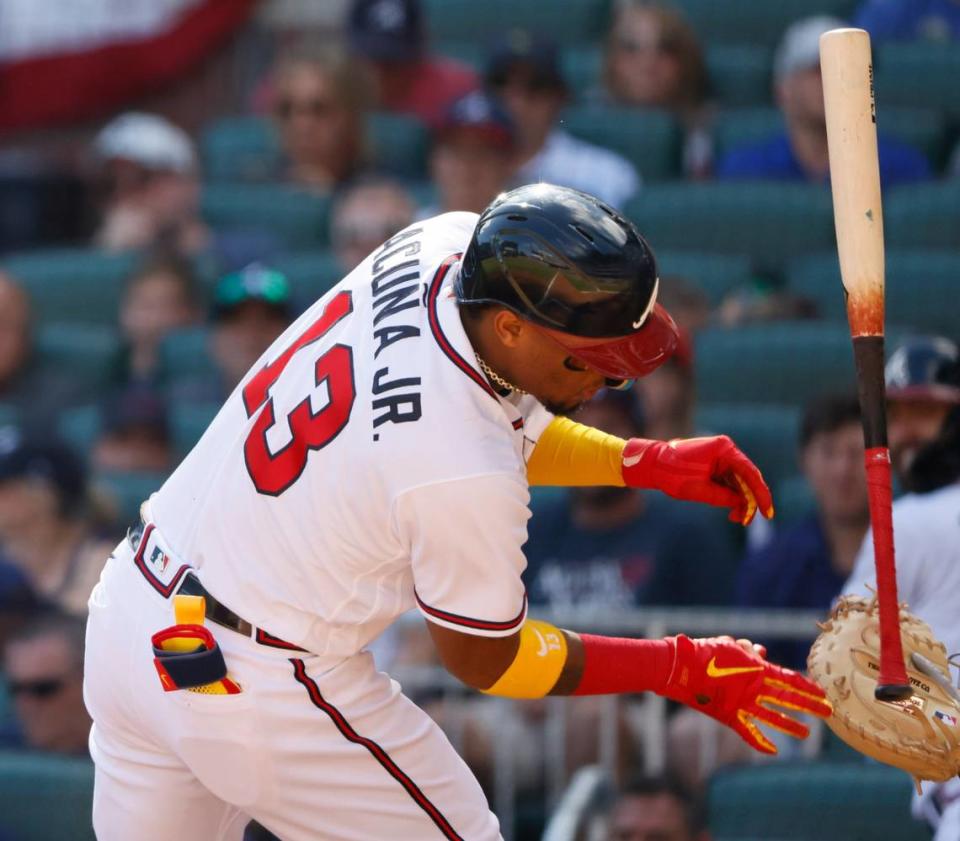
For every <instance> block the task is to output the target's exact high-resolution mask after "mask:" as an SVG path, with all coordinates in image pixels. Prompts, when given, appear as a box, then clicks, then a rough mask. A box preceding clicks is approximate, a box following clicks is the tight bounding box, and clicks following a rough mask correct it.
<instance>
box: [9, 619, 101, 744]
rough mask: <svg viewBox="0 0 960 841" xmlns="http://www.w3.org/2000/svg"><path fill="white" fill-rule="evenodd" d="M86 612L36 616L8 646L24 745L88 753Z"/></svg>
mask: <svg viewBox="0 0 960 841" xmlns="http://www.w3.org/2000/svg"><path fill="white" fill-rule="evenodd" d="M84 625H85V622H84V620H83V619H82V618H79V617H76V616H70V615H68V614H64V613H60V612H57V611H48V612H44V613H41V614H38V615H37V616H35V617H34V618H33V619H32V620H30V621H29V622H28V623H26V624H25V625H24V626H23V627H22V628H20V629H18V630H17V631H16V632H15V633H13V634H12V635H11V636H10V638H9V639H8V640H7V641H6V644H5V645H4V647H3V671H4V674H5V675H6V679H7V689H8V692H9V694H10V696H11V699H12V701H13V706H14V710H15V713H16V717H17V723H18V725H19V730H20V744H19V745H18V746H19V747H22V748H26V749H29V750H35V751H44V752H49V753H59V754H67V755H77V756H85V755H86V754H87V739H88V737H89V735H90V716H89V715H88V714H87V710H86V707H85V706H84V703H83V653H84V652H83V648H84Z"/></svg>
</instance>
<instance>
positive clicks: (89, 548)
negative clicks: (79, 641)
mask: <svg viewBox="0 0 960 841" xmlns="http://www.w3.org/2000/svg"><path fill="white" fill-rule="evenodd" d="M98 525H99V524H98V523H97V520H96V516H95V511H94V508H93V502H92V500H91V497H90V495H89V494H88V489H87V477H86V474H85V471H84V468H83V464H82V463H81V462H80V460H79V458H77V456H76V455H75V454H74V453H72V452H71V451H70V450H69V449H67V448H66V447H65V446H64V445H63V444H60V443H59V442H56V441H53V440H50V439H48V438H45V439H44V440H43V441H35V440H30V439H28V438H26V437H25V436H24V434H22V433H20V432H18V431H17V430H13V429H9V430H4V434H3V435H2V436H0V548H2V550H3V553H4V555H5V556H6V557H7V558H8V559H9V560H10V561H11V562H12V563H13V564H15V565H16V566H17V567H18V568H19V569H20V570H21V571H22V572H23V573H24V574H25V575H26V577H27V579H28V581H29V582H30V586H31V588H32V589H33V591H34V592H35V593H36V594H37V595H38V596H39V597H40V598H41V599H43V600H44V601H46V602H50V603H52V604H55V605H57V606H58V607H59V608H60V609H62V610H64V611H66V612H67V613H72V614H75V615H77V616H83V615H85V614H86V612H87V599H88V597H89V596H90V591H91V590H92V589H93V585H94V584H96V583H97V579H98V578H99V577H100V570H101V569H102V568H103V565H104V563H106V560H107V557H108V556H109V555H110V552H111V550H112V549H113V547H114V545H115V541H113V540H105V539H103V538H101V537H100V535H99V534H98V533H97V529H98Z"/></svg>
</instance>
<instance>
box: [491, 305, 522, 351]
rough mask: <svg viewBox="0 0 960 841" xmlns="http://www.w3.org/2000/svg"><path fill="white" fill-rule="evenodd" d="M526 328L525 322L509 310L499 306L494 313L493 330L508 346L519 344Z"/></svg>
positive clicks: (513, 346) (512, 346)
mask: <svg viewBox="0 0 960 841" xmlns="http://www.w3.org/2000/svg"><path fill="white" fill-rule="evenodd" d="M527 329H528V327H527V324H526V322H525V321H524V320H523V319H522V318H520V316H518V315H517V314H516V313H515V312H512V311H511V310H508V309H506V308H501V309H499V310H497V311H496V313H494V316H493V332H494V333H495V334H496V336H497V338H498V339H499V340H500V341H501V342H502V343H503V344H504V345H506V346H507V347H509V348H515V347H516V346H517V345H518V344H520V342H521V340H522V338H523V334H524V332H525V331H526V330H527Z"/></svg>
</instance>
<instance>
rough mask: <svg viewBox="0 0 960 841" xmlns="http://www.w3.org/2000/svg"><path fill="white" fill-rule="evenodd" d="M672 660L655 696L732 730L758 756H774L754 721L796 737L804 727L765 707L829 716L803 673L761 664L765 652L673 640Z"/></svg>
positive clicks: (727, 643)
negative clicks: (696, 712)
mask: <svg viewBox="0 0 960 841" xmlns="http://www.w3.org/2000/svg"><path fill="white" fill-rule="evenodd" d="M675 639H676V656H675V658H674V663H673V669H672V671H671V673H670V677H669V678H668V679H667V686H666V689H664V690H663V691H662V692H661V694H662V695H664V696H666V697H667V698H671V699H673V700H674V701H679V702H680V703H682V704H686V705H687V706H689V707H693V709H695V710H699V711H700V712H702V713H706V714H707V715H709V716H710V717H711V718H715V719H716V720H717V721H720V722H722V723H723V724H726V725H727V726H728V727H730V728H732V729H733V730H734V731H736V733H737V734H738V735H739V736H740V738H742V739H743V740H744V741H745V742H746V743H747V744H748V745H750V747H752V748H754V749H755V750H758V751H760V752H761V753H769V754H775V753H776V752H777V749H776V747H775V746H774V744H773V742H771V741H770V740H769V739H768V738H767V737H766V736H764V735H763V732H762V731H761V730H760V728H759V727H757V725H756V723H755V722H760V723H762V724H766V725H769V726H770V727H773V728H774V729H776V730H779V731H781V732H782V733H786V734H788V735H790V736H793V737H795V738H797V739H806V738H807V736H809V735H810V729H809V728H808V727H807V726H806V725H805V724H801V723H800V722H799V721H797V720H796V719H795V718H793V717H791V716H788V715H784V714H783V713H781V712H778V711H777V710H774V709H770V706H769V705H771V704H776V705H777V706H779V707H784V708H786V709H788V710H796V711H798V712H804V713H810V714H812V715H817V716H820V717H821V718H829V716H830V714H831V713H832V712H833V708H832V707H831V706H830V702H829V701H827V699H826V696H825V695H824V692H823V690H822V689H821V688H820V687H819V686H817V684H815V683H813V682H812V681H810V680H807V679H806V678H805V677H803V675H801V674H799V673H798V672H794V671H792V670H791V669H784V668H781V667H780V666H776V665H774V664H773V663H770V662H768V661H767V660H764V659H763V657H762V656H761V653H766V652H765V651H764V650H763V649H762V648H761V647H759V646H758V648H759V652H753V653H751V652H748V651H745V650H744V649H743V648H742V647H741V646H740V644H739V643H737V642H735V641H734V640H733V639H732V638H731V637H711V638H710V639H690V638H689V637H686V636H684V635H683V634H680V635H678V636H677V637H676V638H675Z"/></svg>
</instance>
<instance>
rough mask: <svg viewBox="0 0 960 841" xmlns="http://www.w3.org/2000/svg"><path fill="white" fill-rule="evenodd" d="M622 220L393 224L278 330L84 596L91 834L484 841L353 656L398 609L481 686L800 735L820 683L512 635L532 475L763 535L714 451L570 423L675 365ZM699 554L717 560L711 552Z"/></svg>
mask: <svg viewBox="0 0 960 841" xmlns="http://www.w3.org/2000/svg"><path fill="white" fill-rule="evenodd" d="M657 284H658V279H657V270H656V264H655V261H654V257H653V254H652V252H651V251H650V249H649V248H648V246H647V244H646V242H645V241H644V240H643V239H642V238H641V237H640V235H639V234H638V233H637V231H636V229H635V228H634V227H633V225H632V224H631V223H629V222H628V221H626V220H625V219H624V218H623V217H622V216H620V215H619V214H618V213H617V212H616V211H614V210H612V209H611V208H609V207H608V206H607V205H605V204H603V203H602V202H600V201H598V200H597V199H594V198H592V197H590V196H587V195H585V194H582V193H579V192H576V191H574V190H569V189H562V188H557V187H553V186H550V185H546V184H539V185H532V186H527V187H521V188H519V189H517V190H514V191H512V192H510V193H506V194H504V195H502V196H500V197H498V198H497V199H496V200H495V201H494V202H493V204H491V206H490V207H489V208H487V210H486V211H485V212H484V213H483V214H482V215H481V216H480V217H477V216H476V215H474V214H469V213H448V214H444V215H442V216H438V217H435V218H433V219H429V220H426V221H423V222H420V223H417V224H415V225H414V226H412V227H409V228H406V229H405V230H403V231H401V232H400V233H398V234H397V235H395V236H394V237H392V238H391V239H390V240H388V241H387V242H386V243H384V245H383V246H382V247H381V248H379V249H377V251H375V252H374V253H373V254H371V255H370V256H369V257H368V258H367V259H366V260H364V261H363V262H362V263H361V264H360V265H359V266H358V267H357V268H356V269H355V270H354V271H352V272H351V273H350V274H349V275H348V276H347V277H346V278H345V279H344V280H343V281H342V282H341V283H339V284H338V285H337V286H336V287H334V288H333V289H332V290H330V292H328V293H327V294H326V295H324V296H323V298H321V299H320V300H319V301H317V302H316V303H315V304H314V305H313V306H312V307H311V308H310V309H309V310H307V312H306V313H304V315H303V316H302V317H301V318H300V319H299V320H298V321H296V322H295V323H294V324H293V325H292V326H291V327H290V328H289V329H288V330H287V331H286V332H285V333H284V334H283V335H282V336H281V337H280V338H279V339H278V340H277V341H276V342H275V344H274V345H273V346H271V347H270V348H269V349H268V350H267V352H266V353H265V354H264V356H263V357H262V358H261V359H260V360H259V361H258V362H257V363H256V364H255V365H254V367H253V368H252V370H251V371H250V373H249V374H248V375H247V376H246V377H245V378H244V379H243V380H242V381H241V382H240V384H239V385H238V387H237V389H236V391H235V392H234V393H233V394H232V395H231V396H230V398H229V399H228V400H227V402H226V403H225V405H224V406H223V408H222V409H221V411H220V413H219V414H218V415H217V417H216V418H215V419H214V421H213V423H212V424H211V426H210V428H209V429H208V430H207V432H206V433H205V434H204V436H203V437H202V438H201V440H200V441H199V443H198V444H197V446H196V447H195V448H194V450H193V451H192V453H191V454H190V455H189V456H188V457H187V458H186V459H185V460H184V462H183V463H182V464H181V466H180V467H179V468H178V469H177V471H176V472H175V473H174V474H173V475H172V476H171V477H170V479H169V480H168V481H167V482H166V483H165V484H164V485H163V487H162V488H161V489H160V490H159V491H158V492H157V493H155V494H154V495H153V496H152V497H151V498H150V500H149V501H148V502H146V503H145V504H144V506H143V511H142V515H143V522H142V523H141V524H140V525H139V526H137V527H136V528H134V529H133V530H132V531H131V533H130V535H129V536H128V539H127V540H125V541H123V542H121V544H120V545H119V546H118V547H117V549H116V551H115V553H114V555H113V556H112V557H111V558H110V560H109V562H108V563H107V565H106V567H105V569H104V573H103V576H102V578H101V580H100V583H99V584H98V586H97V587H96V589H95V590H94V592H93V594H92V596H91V599H90V619H89V624H88V631H87V657H86V678H85V697H86V702H87V706H88V709H89V710H90V712H91V715H92V717H93V719H94V725H93V728H92V731H91V737H90V745H91V753H92V755H93V757H94V761H95V762H96V789H95V794H94V804H93V820H94V826H95V829H96V831H97V834H98V837H99V838H100V839H101V841H113V839H116V841H121V839H122V841H129V839H131V838H137V839H140V841H169V840H170V839H177V841H190V839H197V841H200V839H203V841H209V839H228V838H230V839H232V838H239V837H240V833H241V830H242V826H243V825H244V824H245V823H246V821H247V820H248V816H249V817H252V818H255V819H256V820H257V821H259V822H260V823H261V824H263V825H264V826H266V827H267V828H269V829H270V830H271V831H272V832H274V833H275V834H276V835H278V836H280V837H281V838H284V839H293V840H294V841H300V839H317V838H324V839H374V838H377V839H379V838H399V839H427V838H449V839H468V840H469V841H488V839H496V838H499V837H500V835H499V828H498V824H497V819H496V818H495V816H494V815H493V814H492V813H491V812H490V810H489V808H488V806H487V804H486V801H485V799H484V796H483V794H482V792H481V789H480V787H479V785H478V784H477V783H476V781H475V780H474V779H473V777H472V776H471V774H470V772H469V770H468V769H467V767H466V765H465V764H464V763H463V761H462V760H461V759H460V758H459V757H458V756H457V755H456V754H455V753H454V751H453V749H452V748H451V746H450V744H449V743H448V741H447V740H446V738H445V737H444V735H443V734H442V733H441V731H440V730H439V728H438V727H437V726H436V725H435V724H434V723H433V722H432V721H431V720H430V719H429V717H428V716H427V715H426V714H425V713H423V712H422V711H421V710H420V709H418V708H417V707H416V706H414V705H413V704H412V703H411V702H410V701H409V700H408V699H407V698H406V697H405V696H404V695H403V694H402V693H401V691H400V688H399V686H398V685H397V684H396V683H395V682H393V681H392V680H391V679H390V678H389V677H388V676H386V675H384V674H382V673H379V672H377V671H376V670H375V668H374V666H373V662H372V658H371V656H370V654H369V653H368V652H367V651H366V650H365V646H366V645H367V644H368V643H369V642H370V641H371V640H372V639H374V638H375V637H376V636H377V635H378V634H379V633H380V632H381V631H383V630H384V628H386V627H387V626H388V625H389V624H390V623H391V622H393V620H394V619H396V617H397V616H399V615H400V614H401V613H403V612H405V611H407V610H409V609H411V608H413V607H416V608H418V609H419V611H420V612H421V613H422V614H423V616H424V618H425V619H426V620H427V625H428V627H429V629H430V632H431V635H432V638H433V640H434V642H435V644H436V647H437V649H438V652H439V654H440V657H441V659H442V661H443V663H444V665H445V666H446V667H447V668H448V669H449V671H450V672H452V673H453V674H454V675H455V676H456V677H458V678H459V679H461V680H462V681H464V682H465V683H467V684H469V685H470V686H472V687H475V688H477V689H479V690H482V691H484V692H487V693H490V694H494V695H500V696H506V697H512V698H535V697H542V696H544V695H547V694H553V695H567V694H579V695H589V694H600V693H613V692H617V693H620V692H641V691H654V692H658V693H660V694H662V695H665V696H666V697H668V698H672V699H674V700H677V701H679V702H681V703H685V704H689V705H691V706H693V707H695V708H697V709H699V710H701V711H703V712H704V713H706V714H707V715H710V716H713V717H714V718H717V719H718V720H720V721H723V722H724V723H726V724H729V725H730V726H731V727H732V728H733V729H734V730H736V731H737V732H738V733H739V734H740V735H741V736H742V737H743V738H744V739H745V740H746V741H747V742H748V743H749V744H751V745H752V746H754V747H755V748H756V749H757V750H760V751H764V752H768V753H772V752H774V748H773V745H772V744H771V743H770V741H769V740H768V739H767V737H766V736H765V735H764V734H763V732H762V731H761V730H760V729H759V727H758V724H766V725H770V726H772V727H774V728H777V729H780V730H783V731H786V732H788V733H790V734H791V735H794V736H797V737H799V738H803V737H805V736H806V735H807V729H806V727H805V726H803V725H802V724H800V723H799V722H798V721H796V720H794V719H793V718H791V717H789V716H787V715H784V714H783V713H781V712H779V711H778V710H775V709H773V708H772V706H771V705H780V706H783V707H785V708H787V709H788V710H800V711H804V712H810V713H814V714H817V715H827V714H829V711H830V707H829V705H828V704H827V703H826V701H825V700H824V697H823V693H822V692H821V691H820V689H819V688H818V687H817V686H816V685H814V684H812V683H810V682H809V681H807V680H806V679H805V678H803V677H801V676H800V675H798V674H797V673H795V672H791V671H789V670H785V669H781V668H779V667H777V666H774V665H772V664H770V663H768V662H767V661H766V660H765V659H764V658H763V654H764V652H763V650H762V649H761V648H759V647H757V646H752V645H751V644H750V643H748V642H747V641H745V640H743V641H739V642H737V641H734V640H732V639H730V638H729V637H721V638H713V639H702V640H695V639H689V638H688V637H686V636H684V635H682V634H681V635H679V636H676V637H669V638H666V639H660V640H642V639H641V640H637V639H617V638H606V637H598V636H591V635H588V634H575V633H573V632H571V631H565V630H561V629H559V628H556V627H553V626H551V625H549V624H547V623H545V622H538V621H536V620H533V619H530V618H528V617H527V604H526V596H525V593H524V586H523V581H522V579H521V573H522V572H523V568H524V557H523V552H522V551H521V547H522V545H523V543H524V541H525V539H526V521H527V518H528V517H529V510H528V507H527V503H528V499H529V496H528V484H530V483H539V484H558V483H563V484H604V483H605V484H614V485H622V484H626V485H631V486H636V487H645V488H659V489H660V490H662V491H664V492H666V493H669V494H671V495H673V496H677V497H679V498H682V499H690V500H699V501H702V502H707V503H711V504H715V505H723V506H727V507H729V508H730V509H731V518H732V519H735V520H737V521H739V522H742V523H747V522H749V520H750V519H751V518H752V517H753V515H754V513H755V511H756V510H757V509H758V508H759V510H760V511H761V512H762V513H764V514H765V515H766V516H770V515H771V514H772V503H771V499H770V494H769V491H768V489H767V487H766V485H765V484H764V482H763V480H762V478H761V476H760V474H759V471H758V470H757V469H756V467H754V465H753V464H752V463H751V462H750V461H749V460H748V459H747V458H746V456H744V455H743V454H742V453H741V452H740V451H739V450H738V449H737V448H736V447H735V446H734V445H733V443H732V442H731V441H730V440H729V439H728V438H726V437H723V436H720V437H715V438H699V439H691V440H689V441H681V440H678V441H672V442H669V443H667V442H660V441H648V440H642V439H633V440H631V441H629V442H625V441H623V440H621V439H617V438H613V437H611V436H608V435H605V434H603V433H600V432H598V431H596V430H593V429H590V428H587V427H583V426H581V425H579V424H577V423H575V422H573V421H571V420H569V419H568V418H566V417H565V415H566V414H568V413H569V412H571V411H572V410H573V409H575V408H576V407H577V406H578V405H579V404H581V403H583V402H584V401H586V400H588V399H589V398H590V397H591V396H592V395H593V394H594V393H595V392H596V391H597V390H598V389H600V388H601V387H603V386H605V385H623V384H625V382H626V381H627V380H629V379H631V378H633V377H637V376H642V375H643V374H644V373H646V372H648V371H650V370H652V369H653V368H655V367H656V366H657V365H658V364H660V363H661V362H662V361H663V360H664V359H666V358H667V356H668V355H669V354H670V352H671V350H672V348H673V346H674V343H675V341H676V329H675V326H674V324H673V321H672V320H671V318H670V316H669V315H668V314H667V313H666V311H664V310H663V309H662V308H661V307H660V306H659V305H657V303H656V296H657ZM704 563H710V559H709V547H704Z"/></svg>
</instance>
